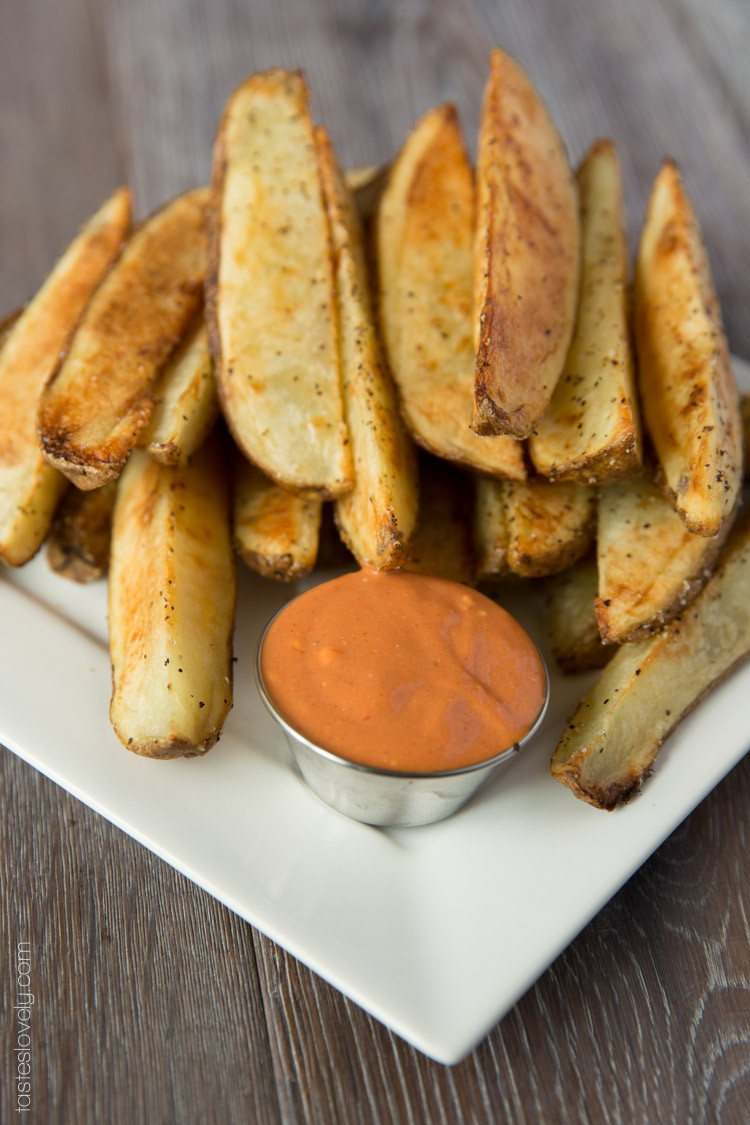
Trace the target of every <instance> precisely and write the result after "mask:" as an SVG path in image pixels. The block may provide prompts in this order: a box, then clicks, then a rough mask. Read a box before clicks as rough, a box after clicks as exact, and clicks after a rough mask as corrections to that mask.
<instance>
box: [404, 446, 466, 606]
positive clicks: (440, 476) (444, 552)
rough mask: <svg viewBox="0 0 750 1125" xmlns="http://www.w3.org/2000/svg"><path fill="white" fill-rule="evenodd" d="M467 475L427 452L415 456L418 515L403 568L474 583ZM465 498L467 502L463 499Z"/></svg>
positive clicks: (418, 572) (464, 582)
mask: <svg viewBox="0 0 750 1125" xmlns="http://www.w3.org/2000/svg"><path fill="white" fill-rule="evenodd" d="M471 488H472V481H471V477H470V476H469V475H468V474H467V473H462V472H461V471H460V470H459V469H455V468H454V467H453V466H452V465H449V464H448V463H447V462H446V461H440V460H438V458H437V457H432V456H430V454H429V453H422V454H421V455H420V458H419V517H418V520H417V527H416V530H415V532H414V534H413V535H412V537H411V539H410V540H409V545H408V548H407V555H406V559H405V561H404V564H403V569H404V570H410V571H413V572H414V573H416V574H432V575H435V576H436V577H437V578H450V579H452V580H453V581H454V582H462V583H463V584H464V586H474V585H476V579H475V564H474V551H473V547H472V540H471ZM467 498H468V503H467Z"/></svg>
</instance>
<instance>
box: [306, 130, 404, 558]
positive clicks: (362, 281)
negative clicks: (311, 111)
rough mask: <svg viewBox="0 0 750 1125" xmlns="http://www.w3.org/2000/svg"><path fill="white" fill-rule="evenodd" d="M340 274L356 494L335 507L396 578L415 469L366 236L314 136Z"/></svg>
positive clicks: (330, 156) (360, 551)
mask: <svg viewBox="0 0 750 1125" xmlns="http://www.w3.org/2000/svg"><path fill="white" fill-rule="evenodd" d="M316 143H317V145H318V152H319V159H320V168H321V173H322V179H323V195H324V198H325V201H326V208H327V211H328V217H329V221H330V224H331V237H332V243H333V255H334V262H335V266H336V275H335V276H336V294H337V305H338V324H339V353H340V357H341V385H342V388H343V393H344V414H345V417H346V423H347V427H348V430H349V437H350V441H351V451H352V459H353V462H354V487H353V488H352V489H351V491H350V492H348V493H347V494H346V495H345V496H342V497H339V498H338V499H337V500H336V501H335V506H334V514H335V517H336V524H337V526H338V529H339V532H340V533H341V537H342V539H343V540H344V542H345V543H346V545H347V546H348V547H349V549H350V551H351V552H352V554H353V555H354V557H355V558H356V559H357V561H358V562H359V563H360V564H361V565H363V566H372V567H375V568H376V569H378V570H393V569H395V568H396V567H398V566H400V565H401V563H402V562H403V560H404V556H405V552H406V545H407V543H408V540H409V536H410V535H411V533H412V531H413V530H414V525H415V523H416V519H417V505H418V496H417V464H416V456H415V452H414V448H413V446H412V442H411V438H410V437H409V436H408V434H407V433H406V430H405V428H404V425H403V423H402V421H401V418H400V416H399V413H398V409H397V405H396V393H395V390H394V387H393V384H392V382H391V379H390V376H389V374H388V371H387V369H386V366H385V363H384V361H383V355H382V351H381V346H380V341H379V339H378V334H377V330H376V327H375V321H374V316H373V310H372V304H371V302H370V294H369V287H368V279H367V267H366V265H365V256H364V247H363V240H362V230H361V227H360V223H359V217H358V215H357V212H356V210H355V207H354V203H353V200H352V197H351V195H350V193H349V189H348V188H347V186H346V184H345V182H344V178H343V176H342V174H341V170H340V168H339V166H338V163H337V161H336V156H335V154H334V152H333V148H332V146H331V142H330V138H329V137H328V135H327V133H326V132H325V130H324V129H322V128H318V129H317V131H316Z"/></svg>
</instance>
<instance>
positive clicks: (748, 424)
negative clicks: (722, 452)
mask: <svg viewBox="0 0 750 1125" xmlns="http://www.w3.org/2000/svg"><path fill="white" fill-rule="evenodd" d="M740 411H741V414H742V433H743V443H742V444H743V448H744V450H745V480H748V479H750V395H743V396H742V399H741V401H740Z"/></svg>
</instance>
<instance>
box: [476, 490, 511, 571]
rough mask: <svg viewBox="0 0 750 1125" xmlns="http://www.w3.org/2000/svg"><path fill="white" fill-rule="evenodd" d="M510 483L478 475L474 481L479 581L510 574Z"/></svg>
mask: <svg viewBox="0 0 750 1125" xmlns="http://www.w3.org/2000/svg"><path fill="white" fill-rule="evenodd" d="M508 491H509V489H508V486H507V485H505V484H504V483H503V481H499V480H491V479H490V478H489V477H476V479H475V482H474V553H475V556H476V567H477V582H489V581H495V580H496V579H500V578H507V576H508V575H509V574H510V567H509V566H508V547H509V545H510V528H509V526H508Z"/></svg>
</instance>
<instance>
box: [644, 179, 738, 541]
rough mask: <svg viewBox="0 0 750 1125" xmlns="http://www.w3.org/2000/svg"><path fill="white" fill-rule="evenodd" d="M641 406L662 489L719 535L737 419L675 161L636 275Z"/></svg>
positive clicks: (660, 182)
mask: <svg viewBox="0 0 750 1125" xmlns="http://www.w3.org/2000/svg"><path fill="white" fill-rule="evenodd" d="M634 327H635V340H636V349H637V354H638V376H639V390H640V397H641V405H642V408H643V417H644V421H645V425H646V429H647V431H648V433H649V436H650V438H651V441H652V443H653V446H654V449H655V451H656V455H657V457H658V460H659V464H660V470H661V475H662V478H663V485H664V490H665V492H666V494H667V496H668V497H669V500H670V503H671V504H672V505H673V507H674V508H675V509H676V511H677V512H679V514H680V516H681V518H682V520H683V521H684V523H685V525H686V526H687V527H688V528H689V529H690V530H691V531H693V532H695V533H696V534H697V535H709V536H711V535H716V534H717V533H718V532H719V530H720V529H721V526H722V524H723V523H724V522H725V521H726V520H728V519H729V518H730V517H731V515H732V513H733V512H734V509H735V505H736V503H737V496H738V493H739V489H740V485H741V481H742V420H741V417H740V406H739V395H738V392H737V387H736V385H735V382H734V375H733V373H732V367H731V363H730V359H729V350H728V348H727V342H726V337H725V335H724V329H723V326H722V322H721V312H720V309H719V303H718V300H717V297H716V292H715V290H714V284H713V280H712V277H711V269H710V266H709V262H708V257H707V255H706V250H705V247H704V245H703V241H702V239H701V234H700V229H699V227H698V221H697V219H696V217H695V214H694V212H693V208H692V206H691V203H690V200H689V198H688V195H687V192H686V190H685V186H684V184H683V182H682V178H681V176H680V173H679V171H678V170H677V167H676V166H675V164H674V163H673V162H672V161H670V160H667V161H665V162H664V164H663V165H662V168H661V171H660V172H659V174H658V176H657V177H656V180H655V182H654V186H653V188H652V191H651V197H650V199H649V204H648V209H647V212H646V221H645V224H644V227H643V233H642V235H641V242H640V248H639V251H638V260H637V265H636V275H635V313H634Z"/></svg>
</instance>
